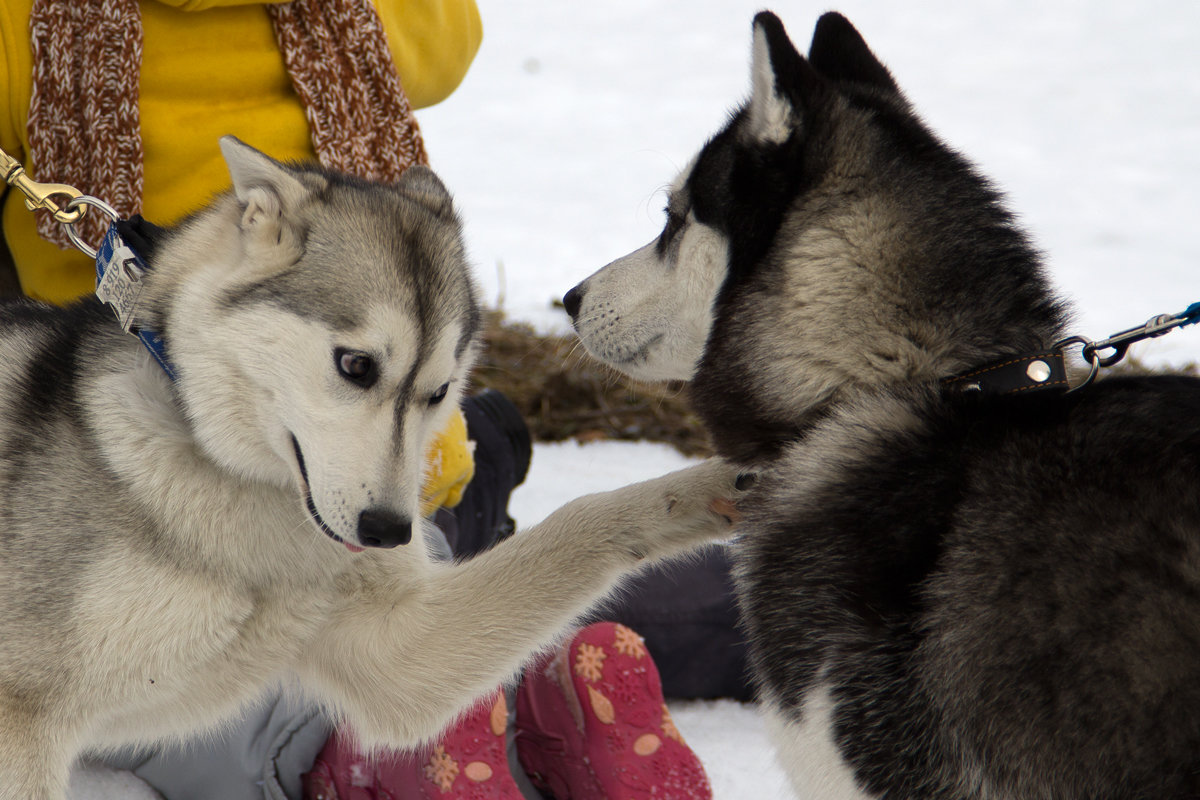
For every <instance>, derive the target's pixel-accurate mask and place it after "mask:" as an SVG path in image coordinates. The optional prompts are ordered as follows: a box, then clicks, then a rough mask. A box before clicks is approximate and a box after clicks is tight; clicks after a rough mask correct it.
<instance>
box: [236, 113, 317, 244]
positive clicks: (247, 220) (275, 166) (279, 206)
mask: <svg viewBox="0 0 1200 800" xmlns="http://www.w3.org/2000/svg"><path fill="white" fill-rule="evenodd" d="M220 145H221V154H222V155H223V156H225V164H226V165H227V166H228V167H229V177H230V178H232V179H233V192H234V194H235V195H237V199H238V200H240V201H241V202H242V203H243V204H245V206H246V210H245V212H244V213H243V215H242V225H243V227H246V228H250V227H254V226H255V225H258V224H263V223H268V224H269V223H271V222H273V221H278V219H279V218H280V217H281V216H282V215H283V213H284V212H285V211H287V210H291V209H295V208H296V207H297V206H299V205H300V203H301V202H302V201H303V200H304V198H305V197H307V196H308V193H309V190H308V189H307V187H305V185H304V184H303V183H302V182H301V181H300V179H299V178H297V177H296V176H295V175H294V174H293V173H292V172H291V170H289V169H288V168H287V167H285V166H284V165H283V164H280V163H279V162H278V161H276V160H275V159H273V158H271V157H270V156H267V155H265V154H263V153H260V152H259V151H257V150H255V149H254V148H253V147H251V146H250V145H248V144H246V143H245V142H242V141H241V140H240V139H238V138H237V137H236V136H222V137H221V141H220Z"/></svg>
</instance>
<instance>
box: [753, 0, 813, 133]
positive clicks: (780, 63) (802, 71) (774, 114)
mask: <svg viewBox="0 0 1200 800" xmlns="http://www.w3.org/2000/svg"><path fill="white" fill-rule="evenodd" d="M750 80H751V94H750V103H749V106H748V107H747V112H748V117H749V133H750V135H751V137H753V139H755V140H757V141H760V142H766V143H772V144H782V143H783V142H785V141H787V140H788V139H789V138H790V137H791V135H792V134H793V133H794V132H795V131H796V130H797V129H798V128H799V127H800V124H801V120H802V118H803V112H804V111H805V110H807V109H809V108H811V107H812V105H813V104H814V103H815V101H816V100H817V98H818V97H819V96H820V94H821V93H822V92H823V91H824V86H823V81H822V79H821V76H820V75H818V74H817V72H816V70H814V69H813V67H812V65H811V64H809V63H808V61H807V60H805V58H804V56H802V55H800V53H799V52H798V51H797V50H796V46H795V45H793V44H792V40H791V39H789V38H788V35H787V31H786V30H784V27H783V23H782V22H780V21H779V17H777V16H775V15H774V14H772V13H771V12H769V11H762V12H759V14H758V15H756V16H755V17H754V46H753V51H752V56H751V66H750Z"/></svg>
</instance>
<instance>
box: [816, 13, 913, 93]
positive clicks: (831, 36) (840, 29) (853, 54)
mask: <svg viewBox="0 0 1200 800" xmlns="http://www.w3.org/2000/svg"><path fill="white" fill-rule="evenodd" d="M808 60H809V61H810V62H811V63H812V65H813V67H814V68H815V69H816V70H817V72H819V73H821V74H822V75H824V76H825V77H827V78H832V79H833V80H839V81H855V82H857V83H865V84H868V85H871V86H875V87H877V88H879V89H883V90H885V91H889V92H896V93H899V92H900V87H898V86H897V85H896V81H895V80H894V79H893V78H892V73H890V72H888V69H887V67H885V66H884V65H883V64H882V63H881V62H880V61H879V59H878V58H876V57H875V54H874V53H872V52H871V48H869V47H867V43H866V41H864V40H863V38H862V35H861V34H860V33H859V32H858V31H857V30H855V28H854V26H853V25H851V24H850V21H849V20H848V19H846V18H845V17H843V16H842V15H841V14H838V13H837V12H836V11H830V12H829V13H827V14H823V15H822V16H821V18H820V19H819V20H817V27H816V30H814V31H813V40H812V46H811V47H809V49H808Z"/></svg>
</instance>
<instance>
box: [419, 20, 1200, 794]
mask: <svg viewBox="0 0 1200 800" xmlns="http://www.w3.org/2000/svg"><path fill="white" fill-rule="evenodd" d="M480 6H481V11H482V14H483V20H484V31H485V34H484V35H485V40H484V44H483V48H482V50H481V51H480V54H479V57H478V59H477V61H476V62H475V64H474V66H473V67H472V69H471V72H470V74H469V75H468V77H467V79H466V81H465V82H464V84H463V85H462V86H461V87H460V88H459V90H458V91H457V92H456V93H455V94H454V95H453V96H452V97H451V98H450V99H449V100H447V101H445V102H444V103H442V104H441V105H439V106H437V107H435V108H432V109H427V110H425V111H422V112H420V113H419V117H420V120H421V123H422V126H423V131H424V134H425V137H426V140H427V144H428V148H429V152H430V154H431V158H432V161H433V166H434V168H435V169H436V170H437V171H438V172H439V173H440V174H441V175H442V177H443V178H444V179H445V181H446V182H447V184H448V185H449V186H450V187H451V189H452V191H453V192H454V193H455V195H456V198H457V201H458V206H459V209H460V211H461V213H462V214H463V217H464V219H465V221H466V227H467V241H468V246H469V249H470V251H471V253H472V256H473V259H474V261H475V263H476V264H477V265H478V273H479V277H480V280H481V285H482V286H483V288H484V299H485V301H486V302H488V303H489V304H491V305H497V304H499V305H500V306H501V307H502V308H503V309H504V310H505V311H506V312H507V313H508V314H509V316H510V317H511V318H515V319H520V320H527V321H530V322H533V323H534V324H535V325H537V326H538V327H539V328H540V329H542V330H546V331H551V330H556V331H560V330H565V328H566V321H565V317H564V315H563V314H562V313H561V312H559V311H555V310H553V309H552V308H551V307H550V301H551V300H552V299H553V298H556V297H561V296H562V295H563V294H564V293H565V292H566V291H567V289H569V288H570V287H571V286H572V285H574V284H575V283H576V282H577V281H579V280H581V279H583V278H584V277H586V276H587V275H588V274H590V273H591V272H592V271H594V270H595V269H597V268H598V267H600V266H602V265H603V264H604V263H606V262H607V261H609V260H611V259H613V258H615V257H617V256H619V255H622V254H624V253H626V252H628V251H629V250H632V249H633V248H635V247H637V246H639V245H641V244H643V243H644V242H646V241H648V240H649V239H651V238H652V237H653V236H655V235H656V234H657V232H658V230H659V229H660V227H661V224H662V215H661V213H660V209H661V207H662V205H663V203H664V196H663V194H662V192H661V189H662V188H663V187H665V186H666V185H667V184H668V183H669V182H670V180H671V178H672V177H673V176H674V174H675V173H676V172H677V171H678V170H679V169H680V168H682V167H683V166H684V165H685V164H686V162H687V159H688V158H689V157H690V156H691V155H692V153H693V152H694V151H695V150H696V149H697V148H698V147H699V146H700V145H701V144H702V143H703V141H704V140H705V138H706V137H707V136H708V135H710V134H711V133H713V132H714V131H715V130H716V129H717V128H718V127H719V126H720V125H721V124H722V122H723V121H724V119H725V116H726V113H727V111H728V109H730V108H731V107H732V106H733V105H735V104H736V103H737V102H738V101H739V100H740V99H741V98H742V97H744V96H745V93H746V90H747V86H748V69H747V59H748V54H749V47H750V20H751V18H752V16H753V14H754V12H755V11H757V10H758V9H759V8H760V6H761V3H760V2H751V1H749V0H688V2H683V1H682V0H606V2H599V3H576V2H552V1H551V0H522V2H500V1H499V0H480ZM826 8H827V7H826V6H823V5H811V4H801V3H780V4H778V5H777V6H776V7H775V10H776V11H777V12H778V13H780V15H781V16H782V18H783V20H784V22H785V24H786V25H787V26H788V29H789V31H790V32H791V34H792V35H793V37H794V38H795V39H796V40H797V42H798V43H800V44H801V46H802V48H803V49H807V41H808V38H809V36H810V35H811V32H812V26H813V24H814V22H815V21H816V18H817V16H818V15H819V14H820V13H821V12H822V11H824V10H826ZM837 8H838V10H840V11H842V12H843V13H845V14H846V15H847V16H848V17H849V18H850V20H851V21H852V22H854V23H855V25H856V26H857V27H858V28H859V30H860V31H861V32H862V33H863V34H864V36H865V37H866V39H867V41H868V42H869V43H870V44H871V46H872V47H873V49H874V50H875V51H876V53H877V54H879V55H880V56H881V58H882V59H883V60H884V61H885V62H886V63H887V64H888V65H889V66H890V67H891V69H892V71H893V73H894V75H895V76H896V78H897V80H898V81H899V83H900V85H901V86H902V87H903V88H904V89H905V91H906V92H907V94H908V97H909V99H910V100H911V101H912V102H913V103H914V105H915V106H916V108H917V109H918V110H919V111H920V112H921V113H922V114H923V116H924V118H925V119H926V120H927V121H928V122H929V123H930V124H931V125H932V127H933V128H934V129H935V130H936V131H938V132H939V133H940V134H941V135H942V136H943V138H945V139H946V140H947V141H948V142H950V143H951V144H952V145H953V146H955V147H956V148H958V149H959V150H960V151H962V152H964V153H965V154H967V155H968V156H969V157H970V158H971V159H973V160H974V161H975V162H976V163H977V164H979V165H980V166H981V167H982V169H983V171H984V172H985V173H986V174H988V175H990V176H991V177H992V178H993V179H994V180H995V181H996V183H997V185H998V186H1000V187H1001V188H1002V189H1004V190H1005V191H1006V192H1007V193H1008V194H1009V197H1010V202H1011V207H1012V208H1013V209H1014V210H1015V211H1017V212H1018V213H1019V215H1020V216H1021V217H1022V219H1023V220H1024V222H1025V223H1026V224H1027V225H1028V226H1029V228H1030V229H1031V230H1032V232H1033V234H1034V236H1035V238H1036V240H1037V242H1038V244H1039V246H1040V247H1041V248H1042V249H1043V250H1044V251H1045V252H1046V255H1047V263H1048V265H1049V268H1050V270H1051V272H1052V275H1053V277H1054V280H1055V281H1056V283H1057V285H1058V286H1059V287H1060V289H1061V290H1062V291H1063V292H1064V293H1065V294H1067V295H1068V296H1070V297H1072V298H1073V299H1074V300H1075V303H1076V306H1077V309H1078V316H1077V325H1076V332H1078V333H1080V334H1083V335H1086V336H1088V337H1089V338H1093V339H1094V338H1100V337H1102V336H1105V335H1107V334H1110V333H1112V332H1114V331H1117V330H1121V329H1124V328H1128V327H1132V326H1133V325H1135V324H1140V323H1141V322H1143V321H1145V320H1146V319H1148V318H1149V317H1151V316H1153V315H1155V314H1158V313H1162V312H1176V311H1179V310H1182V309H1183V308H1185V307H1186V306H1187V305H1188V304H1190V303H1191V302H1193V301H1196V300H1200V279H1198V278H1197V274H1198V273H1197V271H1196V264H1197V262H1200V225H1197V212H1198V211H1200V188H1198V187H1200V49H1197V48H1196V45H1195V38H1196V33H1197V31H1200V4H1198V3H1195V2H1192V1H1191V0H1176V1H1175V2H1169V1H1168V0H1146V1H1145V2H1137V3H1133V2H1128V1H1127V0H1126V1H1122V2H1118V1H1117V0H1097V1H1096V2H1081V1H1080V0H1074V1H1073V2H1066V1H1065V0H1051V1H1050V2H1047V1H1046V0H1036V2H1035V0H984V2H976V3H963V2H959V1H958V0H918V1H917V2H907V3H897V2H886V1H885V0H847V2H843V3H840V4H839V5H838V6H837ZM1135 352H1136V353H1137V354H1138V355H1139V356H1140V357H1141V358H1143V359H1144V360H1147V361H1150V362H1154V363H1175V364H1182V363H1187V362H1190V361H1193V360H1197V353H1200V330H1197V329H1191V328H1188V329H1184V330H1183V331H1180V332H1175V333H1172V334H1170V335H1168V336H1166V337H1165V338H1163V339H1160V340H1156V341H1155V342H1153V343H1150V344H1148V345H1145V346H1140V347H1138V348H1136V350H1135ZM684 463H686V462H685V461H684V460H683V459H682V458H681V457H679V456H678V455H676V454H675V453H674V451H671V450H669V449H667V448H664V447H659V446H655V445H649V444H632V445H630V444H613V443H610V444H595V445H588V446H579V445H575V444H565V445H552V446H551V445H546V446H538V447H537V448H536V449H535V454H534V466H533V470H532V472H531V474H530V477H529V480H528V481H527V483H526V485H525V486H524V487H523V488H522V489H521V490H520V491H519V493H518V496H517V497H515V498H514V505H513V509H514V511H515V515H516V516H517V518H518V519H519V520H520V521H521V522H523V523H531V522H534V521H536V520H537V519H539V518H540V517H541V516H543V515H544V514H545V513H546V512H548V511H549V510H551V509H553V508H555V507H557V506H558V505H559V504H560V503H561V502H563V501H565V500H567V499H569V498H571V497H574V496H576V495H578V494H581V493H583V492H586V491H592V490H596V489H602V488H608V487H612V486H616V485H620V484H623V483H627V482H630V481H633V480H637V479H640V478H643V477H649V476H652V475H655V474H661V473H662V472H666V471H668V470H670V469H675V468H677V467H679V466H682V465H683V464H684ZM673 714H674V716H675V719H676V722H677V724H678V726H679V728H680V729H681V730H682V731H683V733H684V735H685V736H686V737H687V738H688V740H689V742H690V743H691V744H692V746H693V747H694V748H695V749H696V750H697V751H698V752H699V754H700V755H701V757H702V759H703V760H704V762H705V764H706V765H707V767H708V770H709V773H710V776H711V777H712V779H713V783H714V787H715V790H716V796H717V797H718V798H723V799H724V800H772V798H781V797H785V796H786V792H785V790H784V788H783V782H782V778H781V775H780V773H779V772H778V770H777V769H776V768H775V767H774V766H773V764H772V761H771V756H770V754H769V748H768V745H767V744H766V741H765V737H764V734H763V729H762V726H761V723H760V722H759V721H758V719H757V717H756V716H755V714H754V711H753V709H752V708H750V707H747V706H741V705H739V704H736V703H732V702H727V701H719V702H713V703H687V704H678V703H677V704H675V706H674V707H673Z"/></svg>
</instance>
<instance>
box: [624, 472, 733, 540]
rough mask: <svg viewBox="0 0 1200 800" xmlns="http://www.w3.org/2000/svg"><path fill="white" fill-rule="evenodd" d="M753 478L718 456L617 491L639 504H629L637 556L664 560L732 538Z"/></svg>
mask: <svg viewBox="0 0 1200 800" xmlns="http://www.w3.org/2000/svg"><path fill="white" fill-rule="evenodd" d="M750 483H752V480H748V479H747V477H746V476H745V475H744V474H741V473H739V472H738V470H737V469H736V468H734V467H733V466H732V465H730V464H729V463H727V462H725V461H722V460H721V459H717V458H713V459H709V460H708V461H705V462H704V463H703V464H698V465H697V466H694V467H689V468H687V469H683V470H679V471H678V472H672V473H670V474H668V475H664V476H662V477H661V478H654V479H653V480H649V481H645V482H643V483H638V484H634V485H633V486H629V487H626V488H625V489H618V490H617V492H616V494H617V495H619V496H621V497H622V499H625V500H627V501H631V502H632V504H633V505H631V507H629V508H628V509H626V511H627V513H628V512H632V520H631V521H632V522H633V524H631V525H629V526H628V527H627V528H626V534H627V535H628V536H629V541H628V547H629V549H630V551H631V553H632V555H633V556H634V558H635V559H637V560H639V561H641V560H646V559H658V558H663V557H665V556H669V555H673V554H675V553H679V552H681V551H683V550H687V549H689V548H692V547H695V546H697V545H701V544H704V543H706V542H712V541H716V540H719V539H726V538H728V537H729V536H730V535H731V534H732V532H733V527H734V526H735V525H736V524H737V522H738V521H739V520H740V519H741V514H740V513H739V511H738V507H737V501H738V499H739V498H740V497H741V496H743V495H744V494H745V493H746V489H748V488H749V484H750ZM626 492H629V493H630V495H626V494H625V493H626ZM627 519H628V517H627Z"/></svg>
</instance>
